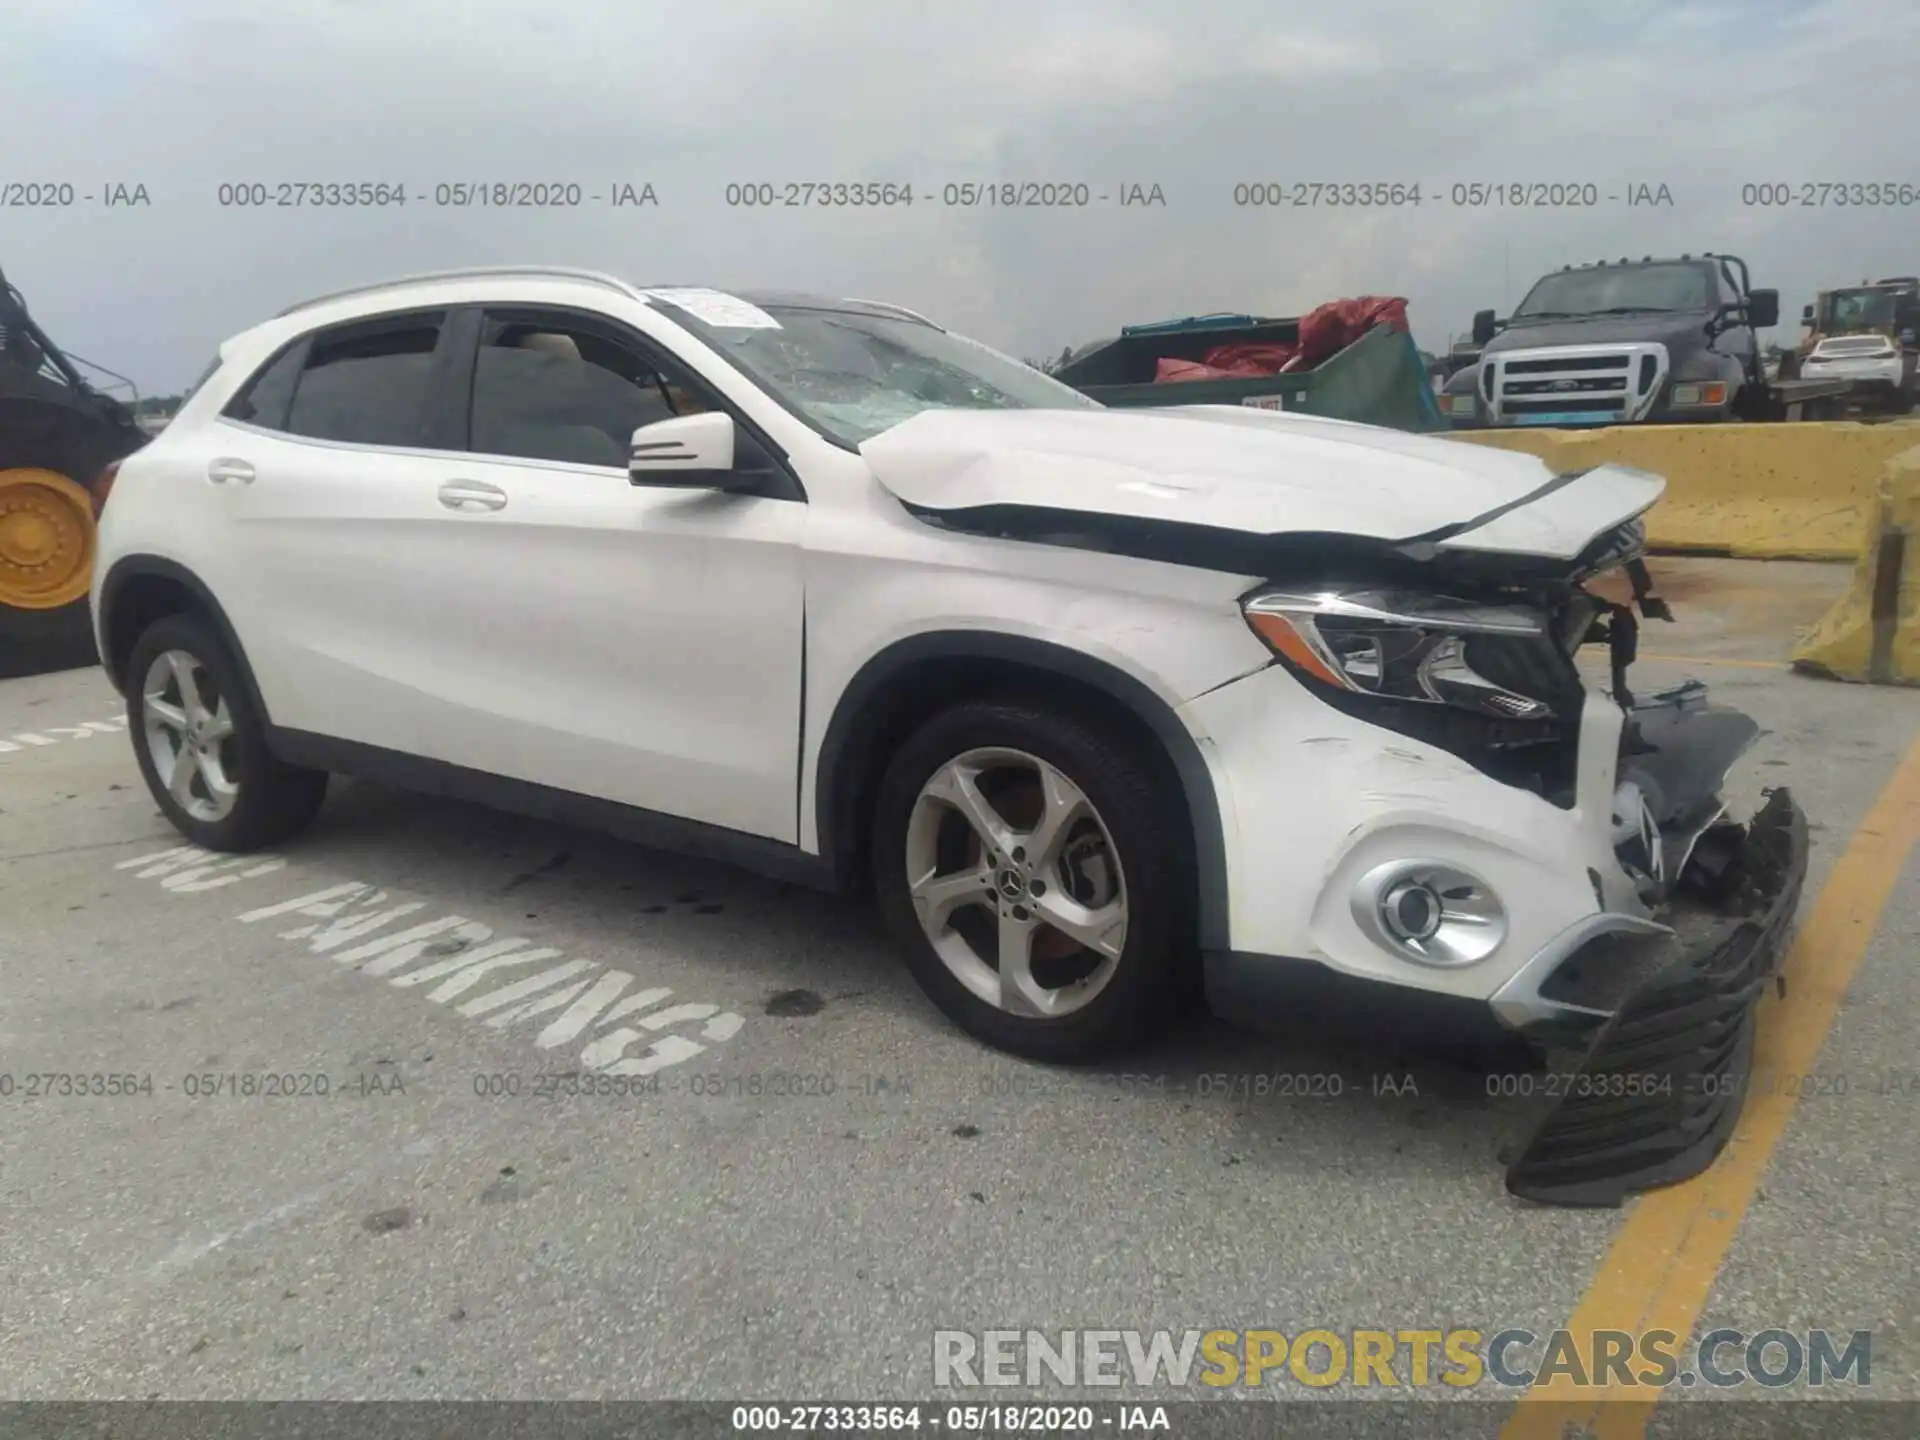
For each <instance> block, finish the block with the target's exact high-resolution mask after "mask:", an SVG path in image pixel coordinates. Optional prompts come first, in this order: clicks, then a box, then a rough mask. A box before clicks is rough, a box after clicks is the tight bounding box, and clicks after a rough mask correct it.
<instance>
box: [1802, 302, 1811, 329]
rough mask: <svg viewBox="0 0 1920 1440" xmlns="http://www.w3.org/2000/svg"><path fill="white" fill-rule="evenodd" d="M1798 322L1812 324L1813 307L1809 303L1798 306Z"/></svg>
mask: <svg viewBox="0 0 1920 1440" xmlns="http://www.w3.org/2000/svg"><path fill="white" fill-rule="evenodd" d="M1800 323H1801V324H1802V325H1811V324H1813V307H1812V306H1811V305H1802V306H1801V307H1800Z"/></svg>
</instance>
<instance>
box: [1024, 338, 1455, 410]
mask: <svg viewBox="0 0 1920 1440" xmlns="http://www.w3.org/2000/svg"><path fill="white" fill-rule="evenodd" d="M1299 341H1300V321H1299V320H1298V319H1291V320H1282V319H1268V318H1262V317H1260V316H1255V315H1201V316H1194V317H1192V318H1189V319H1185V320H1170V321H1165V322H1162V323H1159V324H1153V325H1130V326H1128V327H1126V328H1125V329H1123V330H1122V331H1121V332H1120V334H1119V335H1118V336H1116V337H1115V338H1113V339H1111V340H1108V341H1106V342H1105V343H1102V344H1097V345H1094V346H1091V347H1088V348H1086V349H1083V350H1081V351H1080V352H1079V353H1078V354H1077V355H1075V356H1073V357H1072V358H1071V359H1069V360H1068V362H1067V363H1066V364H1064V365H1062V366H1061V367H1060V368H1059V369H1057V370H1055V371H1054V372H1053V373H1054V378H1055V379H1056V380H1059V381H1061V382H1062V383H1064V384H1067V385H1071V386H1072V387H1073V388H1074V389H1076V390H1078V391H1080V392H1081V393H1082V394H1085V395H1087V396H1090V397H1091V398H1093V399H1095V400H1098V401H1099V402H1100V403H1101V404H1103V405H1112V406H1116V407H1121V408H1126V407H1131V406H1138V405H1251V406H1257V407H1259V408H1261V409H1265V410H1288V411H1298V412H1299V413H1301V414H1305V415H1323V416H1326V417H1328V418H1330V419H1334V420H1357V421H1360V422H1362V423H1364V424H1368V425H1384V426H1388V427H1390V428H1392V429H1395V430H1412V431H1421V432H1427V431H1439V430H1445V429H1447V428H1448V427H1447V423H1446V420H1445V418H1444V417H1443V416H1442V415H1441V414H1440V409H1439V406H1438V404H1437V403H1436V402H1435V400H1434V398H1433V387H1432V383H1431V381H1430V380H1429V379H1428V377H1427V370H1426V366H1425V364H1424V363H1423V362H1422V361H1421V359H1420V352H1419V350H1418V348H1416V347H1415V345H1414V343H1413V337H1412V336H1411V335H1409V334H1407V333H1406V332H1405V331H1403V330H1396V329H1394V328H1393V327H1392V326H1390V325H1384V324H1383V325H1376V326H1374V327H1373V329H1371V330H1369V331H1367V332H1366V334H1364V335H1362V336H1361V337H1360V338H1359V339H1358V340H1355V341H1354V342H1353V343H1352V344H1350V345H1348V346H1347V347H1346V348H1345V349H1343V350H1340V351H1337V352H1336V353H1334V354H1333V355H1331V356H1329V357H1328V358H1327V359H1325V360H1323V361H1321V362H1320V364H1318V365H1316V366H1315V367H1314V368H1313V369H1311V370H1301V371H1296V372H1294V373H1292V374H1287V375H1252V376H1247V377H1244V378H1239V377H1236V378H1234V379H1230V380H1181V381H1169V382H1162V383H1155V381H1154V375H1155V373H1156V370H1157V367H1158V362H1159V361H1161V360H1163V359H1167V360H1193V361H1198V360H1200V359H1201V358H1202V357H1203V356H1205V355H1206V354H1207V353H1208V352H1209V351H1210V350H1212V349H1213V348H1214V347H1215V346H1219V345H1227V344H1241V343H1247V344H1277V345H1287V346H1296V345H1298V344H1299Z"/></svg>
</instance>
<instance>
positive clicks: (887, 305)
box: [847, 295, 940, 330]
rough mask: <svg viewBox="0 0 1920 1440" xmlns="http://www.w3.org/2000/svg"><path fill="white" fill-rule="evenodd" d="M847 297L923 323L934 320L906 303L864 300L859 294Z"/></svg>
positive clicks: (926, 323) (931, 323)
mask: <svg viewBox="0 0 1920 1440" xmlns="http://www.w3.org/2000/svg"><path fill="white" fill-rule="evenodd" d="M847 299H848V300H849V301H850V302H851V303H852V304H855V305H871V306H873V308H874V309H876V310H889V311H892V312H893V313H894V314H895V315H904V316H906V317H907V319H909V320H918V321H919V322H920V323H921V324H922V325H933V321H931V320H929V319H928V318H927V317H926V316H924V315H922V314H921V313H920V312H919V311H917V310H909V309H907V307H906V306H904V305H895V304H893V303H892V302H891V301H889V300H862V299H861V298H860V297H859V296H857V295H849V296H847ZM933 328H934V329H936V330H938V329H939V328H940V327H939V326H938V325H933Z"/></svg>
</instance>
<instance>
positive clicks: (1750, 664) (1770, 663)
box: [1580, 654, 1793, 671]
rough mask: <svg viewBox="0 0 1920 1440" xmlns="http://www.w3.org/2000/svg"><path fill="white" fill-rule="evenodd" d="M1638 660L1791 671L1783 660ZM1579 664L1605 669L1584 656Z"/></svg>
mask: <svg viewBox="0 0 1920 1440" xmlns="http://www.w3.org/2000/svg"><path fill="white" fill-rule="evenodd" d="M1640 658H1641V659H1642V660H1663V661H1665V662H1666V663H1667V664H1669V665H1725V666H1731V667H1732V668H1734V669H1736V670H1791V669H1792V668H1793V667H1792V666H1791V665H1789V664H1787V662H1786V661H1784V660H1719V659H1712V660H1710V659H1708V658H1707V657H1706V656H1704V655H1647V654H1642V655H1641V656H1640ZM1580 664H1581V665H1582V666H1583V667H1585V668H1588V669H1592V670H1594V671H1603V670H1605V669H1606V668H1607V667H1606V664H1605V662H1604V661H1601V660H1589V659H1587V658H1585V657H1584V656H1583V657H1581V660H1580Z"/></svg>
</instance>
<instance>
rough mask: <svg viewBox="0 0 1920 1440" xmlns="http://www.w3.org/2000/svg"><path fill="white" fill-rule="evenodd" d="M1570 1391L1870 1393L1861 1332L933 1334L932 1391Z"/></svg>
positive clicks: (1868, 1353)
mask: <svg viewBox="0 0 1920 1440" xmlns="http://www.w3.org/2000/svg"><path fill="white" fill-rule="evenodd" d="M1547 1381H1561V1382H1565V1383H1568V1384H1571V1385H1573V1386H1576V1387H1580V1388H1585V1387H1588V1386H1594V1387H1600V1386H1607V1387H1612V1386H1622V1387H1640V1386H1644V1387H1648V1388H1652V1389H1664V1388H1666V1387H1668V1386H1681V1387H1687V1386H1694V1385H1707V1386H1712V1387H1715V1388H1723V1389H1724V1388H1727V1387H1730V1386H1736V1385H1761V1386H1765V1387H1767V1388H1770V1389H1777V1388H1779V1387H1781V1386H1786V1385H1795V1384H1806V1385H1819V1386H1826V1385H1852V1386H1859V1387H1866V1386H1868V1385H1871V1384H1872V1383H1873V1337H1872V1335H1871V1334H1870V1333H1869V1332H1868V1331H1865V1330H1855V1331H1852V1332H1850V1333H1848V1334H1846V1335H1845V1336H1844V1337H1841V1336H1839V1335H1838V1334H1836V1332H1833V1331H1828V1330H1808V1331H1804V1332H1795V1331H1791V1330H1761V1331H1757V1332H1754V1333H1752V1334H1748V1333H1747V1332H1746V1331H1742V1330H1710V1331H1708V1332H1707V1333H1706V1334H1705V1335H1702V1336H1701V1337H1700V1339H1699V1340H1698V1341H1697V1342H1696V1343H1695V1344H1694V1345H1693V1346H1692V1347H1691V1349H1689V1348H1687V1347H1686V1346H1685V1344H1684V1341H1683V1338H1682V1337H1681V1336H1678V1335H1675V1334H1674V1333H1673V1332H1672V1331H1670V1330H1647V1331H1642V1332H1639V1333H1637V1334H1636V1333H1630V1332H1628V1331H1625V1330H1595V1331H1593V1332H1592V1333H1591V1334H1587V1335H1581V1336H1576V1335H1575V1334H1573V1333H1572V1332H1570V1331H1566V1330H1556V1331H1554V1332H1553V1333H1552V1334H1550V1335H1548V1336H1547V1337H1546V1338H1545V1341H1544V1343H1543V1342H1542V1339H1541V1337H1540V1336H1538V1335H1536V1334H1535V1333H1534V1332H1533V1331H1531V1330H1520V1329H1512V1330H1500V1331H1495V1332H1494V1333H1493V1334H1492V1335H1491V1336H1489V1335H1488V1334H1487V1332H1485V1331H1483V1330H1469V1329H1463V1328H1450V1329H1437V1328H1436V1329H1420V1330H1414V1329H1406V1330H1372V1329H1346V1330H1340V1331H1335V1330H1330V1329H1312V1330H1301V1331H1298V1332H1296V1333H1294V1334H1292V1335H1288V1334H1286V1333H1284V1332H1283V1331H1279V1330H1186V1331H1172V1330H1151V1331H1147V1330H1061V1331H1057V1332H1054V1333H1053V1334H1048V1333H1045V1332H1043V1331H1039V1330H982V1331H971V1330H936V1331H935V1332H934V1335H933V1383H934V1384H935V1386H937V1387H939V1388H941V1389H974V1388H977V1387H980V1386H1004V1387H1009V1388H1012V1387H1019V1388H1024V1389H1028V1390H1035V1389H1040V1388H1043V1387H1045V1386H1048V1385H1058V1386H1063V1387H1083V1388H1109V1389H1110V1388H1114V1387H1119V1386H1126V1385H1129V1384H1131V1385H1134V1386H1137V1387H1139V1388H1141V1389H1146V1388H1149V1387H1163V1388H1164V1387H1174V1388H1181V1387H1185V1386H1189V1385H1194V1384H1198V1385H1204V1386H1210V1387H1214V1388H1226V1387H1239V1388H1244V1389H1262V1388H1267V1387H1276V1388H1279V1387H1284V1386H1287V1385H1290V1384H1297V1385H1305V1386H1309V1387H1311V1388H1313V1389H1320V1390H1324V1389H1328V1388H1331V1387H1333V1386H1337V1385H1347V1386H1353V1387H1357V1388H1379V1387H1386V1388H1399V1389H1415V1390H1418V1389H1424V1388H1427V1387H1429V1386H1433V1385H1445V1386H1448V1387H1451V1388H1454V1389H1468V1388H1472V1387H1475V1386H1481V1385H1488V1384H1491V1385H1496V1386H1499V1387H1501V1388H1503V1389H1513V1390H1524V1389H1527V1388H1529V1387H1530V1386H1533V1385H1535V1384H1540V1383H1544V1382H1547Z"/></svg>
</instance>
